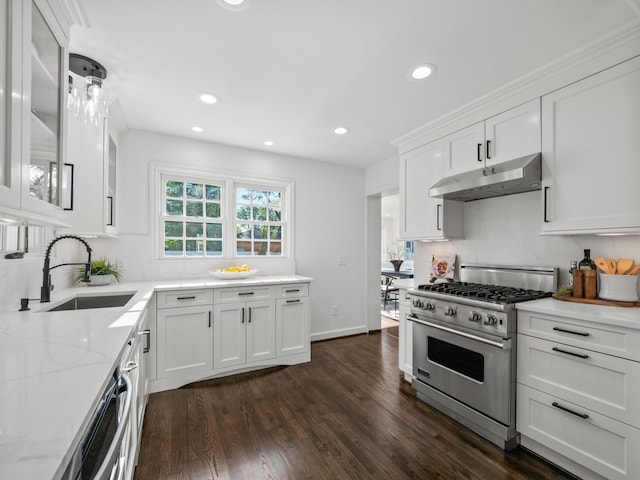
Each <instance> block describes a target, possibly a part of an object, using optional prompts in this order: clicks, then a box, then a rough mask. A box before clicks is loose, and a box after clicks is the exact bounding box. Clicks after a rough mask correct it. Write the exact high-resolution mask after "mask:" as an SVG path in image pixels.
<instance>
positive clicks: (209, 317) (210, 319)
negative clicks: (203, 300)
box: [209, 310, 211, 328]
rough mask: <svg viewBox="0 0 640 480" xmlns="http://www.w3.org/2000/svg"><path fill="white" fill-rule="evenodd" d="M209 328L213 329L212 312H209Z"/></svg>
mask: <svg viewBox="0 0 640 480" xmlns="http://www.w3.org/2000/svg"><path fill="white" fill-rule="evenodd" d="M209 328H211V310H209Z"/></svg>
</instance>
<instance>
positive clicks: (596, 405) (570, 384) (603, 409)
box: [518, 334, 640, 428]
mask: <svg viewBox="0 0 640 480" xmlns="http://www.w3.org/2000/svg"><path fill="white" fill-rule="evenodd" d="M584 357H586V358H584ZM518 382H519V383H522V384H525V385H528V386H530V387H533V388H536V389H538V390H542V391H544V392H547V393H550V394H552V395H555V396H557V397H559V398H562V399H564V400H568V401H570V402H572V403H575V404H577V405H581V406H584V407H586V408H589V409H591V410H594V411H597V412H599V413H602V414H603V415H606V416H608V417H611V418H613V419H616V420H619V421H621V422H624V423H628V424H629V425H632V426H634V427H638V428H640V363H638V362H634V361H631V360H625V359H622V358H618V357H613V356H611V355H604V354H602V353H597V352H593V351H591V350H586V349H581V348H577V347H574V346H570V345H565V344H562V343H559V342H551V341H548V340H541V339H539V338H534V337H529V336H526V335H521V334H519V335H518Z"/></svg>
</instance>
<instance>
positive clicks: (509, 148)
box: [443, 98, 541, 177]
mask: <svg viewBox="0 0 640 480" xmlns="http://www.w3.org/2000/svg"><path fill="white" fill-rule="evenodd" d="M443 145H444V172H443V173H444V176H445V177H448V176H451V175H457V174H459V173H465V172H469V171H471V170H477V169H479V168H482V167H490V166H492V165H497V164H499V163H502V162H506V161H509V160H514V159H516V158H519V157H523V156H525V155H529V154H533V153H538V152H539V151H540V148H541V147H540V99H539V98H536V99H535V100H532V101H530V102H527V103H525V104H522V105H519V106H517V107H514V108H512V109H510V110H507V111H506V112H503V113H501V114H499V115H495V116H493V117H491V118H488V119H487V120H485V121H483V122H478V123H476V124H473V125H471V126H469V127H467V128H463V129H462V130H459V131H457V132H454V133H452V134H450V135H447V136H446V137H444V139H443Z"/></svg>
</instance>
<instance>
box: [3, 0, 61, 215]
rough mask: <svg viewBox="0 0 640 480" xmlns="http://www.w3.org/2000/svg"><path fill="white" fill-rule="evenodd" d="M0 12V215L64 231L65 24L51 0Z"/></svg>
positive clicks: (10, 0) (14, 2)
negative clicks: (0, 114) (0, 158)
mask: <svg viewBox="0 0 640 480" xmlns="http://www.w3.org/2000/svg"><path fill="white" fill-rule="evenodd" d="M2 5H3V6H2V9H3V11H2V12H0V15H1V17H0V21H2V23H3V24H4V25H6V27H7V28H6V29H3V33H5V35H4V36H3V38H2V44H0V47H2V52H0V55H1V57H0V59H1V60H2V66H1V67H0V68H1V70H0V73H1V74H2V75H1V77H0V82H2V85H3V87H4V88H3V89H2V90H3V92H4V95H3V97H2V98H1V100H0V101H1V106H2V108H3V110H4V112H5V116H4V118H5V119H6V120H7V122H6V124H5V123H1V122H0V126H2V127H3V128H2V129H0V130H1V132H0V136H2V139H3V140H4V142H3V144H4V145H5V156H4V159H5V161H4V163H3V164H2V165H1V166H0V212H1V213H4V214H5V216H7V217H9V218H17V219H21V220H22V221H25V222H27V223H30V224H43V225H63V224H64V222H63V214H64V211H63V209H62V208H61V207H60V204H61V199H62V195H63V192H62V186H63V178H62V164H63V158H65V142H64V139H65V131H66V130H65V129H66V91H67V85H68V80H67V72H68V62H69V60H68V58H69V48H68V45H69V24H68V23H67V22H66V20H65V16H64V15H63V14H62V9H61V7H60V5H59V4H57V2H55V1H52V0H30V1H21V0H7V1H6V2H3V4H2ZM9 93H10V95H9ZM2 122H4V119H3V121H2Z"/></svg>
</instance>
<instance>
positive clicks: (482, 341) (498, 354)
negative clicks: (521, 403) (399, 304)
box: [408, 315, 515, 426]
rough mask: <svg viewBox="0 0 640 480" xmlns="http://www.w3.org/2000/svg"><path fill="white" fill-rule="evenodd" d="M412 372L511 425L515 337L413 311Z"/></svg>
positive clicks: (431, 385) (493, 417) (455, 397)
mask: <svg viewBox="0 0 640 480" xmlns="http://www.w3.org/2000/svg"><path fill="white" fill-rule="evenodd" d="M408 318H409V319H410V320H412V321H413V322H414V324H413V375H414V376H415V377H416V379H417V380H419V381H420V382H422V383H424V384H426V385H429V386H430V387H432V388H435V389H437V390H439V391H440V392H442V393H444V394H445V395H447V396H449V397H452V398H454V399H456V400H458V401H459V402H462V403H464V404H466V405H467V406H469V407H471V408H473V409H475V410H477V411H479V412H480V413H482V414H484V415H486V416H488V417H490V418H492V419H494V420H496V421H498V422H500V423H502V424H503V425H506V426H509V425H511V424H512V423H513V419H514V416H515V415H514V414H515V412H514V411H513V409H514V408H515V407H514V399H515V396H514V395H515V368H514V360H515V358H514V356H513V353H514V351H513V350H512V348H511V339H507V340H504V339H501V338H498V339H495V340H491V339H488V338H483V337H480V336H477V335H475V334H472V333H468V332H466V331H464V332H463V331H459V330H457V329H453V328H450V327H448V326H447V325H443V324H441V323H439V322H438V321H437V320H432V319H425V318H424V317H422V316H421V317H420V318H418V317H417V316H416V315H409V316H408Z"/></svg>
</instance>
